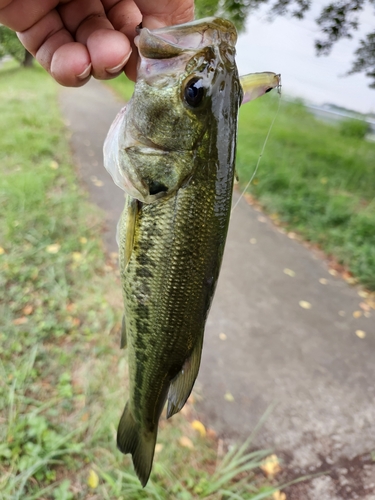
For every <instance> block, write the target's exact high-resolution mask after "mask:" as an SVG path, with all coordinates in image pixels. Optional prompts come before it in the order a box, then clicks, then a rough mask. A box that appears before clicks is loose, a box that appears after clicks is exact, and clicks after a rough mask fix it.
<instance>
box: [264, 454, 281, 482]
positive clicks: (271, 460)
mask: <svg viewBox="0 0 375 500" xmlns="http://www.w3.org/2000/svg"><path fill="white" fill-rule="evenodd" d="M260 468H261V469H262V471H263V472H264V473H265V474H266V476H271V477H272V476H275V475H276V474H278V473H279V472H280V471H281V467H280V463H279V459H278V457H277V455H275V454H273V455H269V456H268V457H267V458H265V459H264V461H263V462H262V464H261V466H260Z"/></svg>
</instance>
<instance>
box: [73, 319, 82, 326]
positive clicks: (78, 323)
mask: <svg viewBox="0 0 375 500" xmlns="http://www.w3.org/2000/svg"><path fill="white" fill-rule="evenodd" d="M72 323H73V325H74V326H79V325H80V324H81V320H80V319H79V318H72Z"/></svg>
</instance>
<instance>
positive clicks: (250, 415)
mask: <svg viewBox="0 0 375 500" xmlns="http://www.w3.org/2000/svg"><path fill="white" fill-rule="evenodd" d="M120 107H121V102H119V101H117V100H116V99H115V97H114V95H113V93H112V92H111V91H110V90H108V89H107V88H106V87H105V86H103V85H102V84H100V83H98V82H95V81H92V82H90V83H89V84H88V85H86V86H85V87H83V88H80V89H63V90H62V91H61V108H62V111H63V114H64V116H65V118H66V120H67V123H68V124H69V127H70V129H71V131H72V148H73V151H74V154H75V158H76V161H77V164H78V165H79V167H80V173H81V176H82V177H83V180H84V182H85V183H86V184H87V187H88V190H89V193H90V196H91V199H92V200H93V201H94V202H95V203H97V204H98V205H99V206H100V207H101V208H102V209H103V210H104V211H105V213H106V217H107V231H106V233H105V235H104V237H105V242H106V244H107V247H108V249H109V250H111V251H113V250H116V246H115V240H114V238H115V237H114V234H115V227H116V222H117V219H118V217H119V214H120V212H121V209H122V204H123V194H122V192H121V191H120V190H119V189H118V188H117V187H116V186H115V185H114V184H113V183H112V180H111V179H110V177H109V175H108V174H107V173H106V171H105V170H104V168H103V167H102V153H101V148H102V143H103V140H104V137H105V135H106V133H107V130H108V128H109V126H110V123H111V122H112V120H113V118H114V116H115V114H116V112H117V110H118V109H119V108H120ZM271 140H272V138H271ZM236 197H238V195H237V194H235V198H236ZM359 291H360V290H359V288H355V287H350V286H349V285H347V284H346V282H344V281H343V280H342V279H341V278H339V277H334V276H332V275H331V274H330V273H329V271H328V266H327V263H326V262H325V261H324V260H322V258H321V257H320V256H319V255H318V254H315V253H314V252H313V251H310V250H308V249H307V248H305V247H304V246H303V245H302V244H300V243H299V242H297V241H295V240H293V239H291V238H289V237H288V236H287V235H285V234H282V233H281V232H280V231H279V230H278V229H277V228H276V227H275V226H274V225H273V224H272V223H271V222H270V220H269V219H268V218H267V217H265V216H264V215H263V214H261V213H260V212H258V211H256V210H254V209H253V208H252V207H250V206H249V205H248V204H247V203H246V201H245V200H241V202H240V203H239V205H238V207H237V208H236V209H235V211H234V212H233V215H232V219H231V225H230V230H229V236H228V241H227V246H226V251H225V257H224V263H223V268H222V273H221V277H220V281H219V285H218V289H217V293H216V296H215V299H214V303H213V307H212V310H211V313H210V316H209V319H208V322H207V328H206V336H205V345H204V350H203V360H202V366H201V371H200V375H199V378H198V382H197V387H198V392H200V393H201V395H202V399H201V401H199V403H198V405H197V406H198V411H199V412H200V413H201V415H202V420H203V421H204V422H205V423H206V424H207V425H209V426H210V427H213V428H214V429H215V430H216V431H217V432H218V433H219V435H221V436H222V437H223V438H228V439H236V440H237V439H241V440H243V439H245V438H246V437H247V436H248V435H249V434H250V433H251V432H252V430H253V429H254V427H255V426H256V424H257V423H258V422H259V420H260V418H261V416H262V414H263V413H264V412H265V411H266V410H267V408H269V407H270V405H272V404H275V405H276V406H275V408H274V410H273V411H272V412H271V414H270V416H269V417H268V419H267V420H266V422H265V423H264V425H263V427H262V429H261V431H260V432H259V433H258V435H257V436H256V438H255V439H254V441H253V446H254V447H273V448H274V449H275V450H276V453H277V454H278V455H279V456H280V457H281V458H282V459H283V461H284V462H283V463H284V467H285V469H284V476H283V477H284V478H290V477H296V476H300V475H304V474H307V473H314V472H319V471H327V470H328V471H329V473H328V475H325V476H321V477H318V478H315V479H313V480H311V481H309V482H308V483H304V484H300V485H296V486H294V487H291V488H289V489H287V490H286V492H287V499H288V500H343V499H356V498H360V499H366V500H375V311H372V312H371V313H369V314H367V316H368V317H365V316H364V315H363V314H362V315H361V317H359V318H355V317H354V316H353V312H355V311H361V310H362V309H361V307H360V303H361V302H363V298H361V297H360V295H359V293H358V292H359ZM357 330H362V331H364V332H365V333H366V337H365V338H363V339H361V338H359V337H358V336H357V335H356V331H357Z"/></svg>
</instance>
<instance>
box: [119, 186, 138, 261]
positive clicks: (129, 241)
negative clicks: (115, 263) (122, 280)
mask: <svg viewBox="0 0 375 500" xmlns="http://www.w3.org/2000/svg"><path fill="white" fill-rule="evenodd" d="M138 210H139V202H138V200H136V199H135V198H132V197H131V196H127V197H126V203H125V208H124V211H123V212H122V215H121V218H120V220H119V223H118V230H117V243H118V246H119V249H120V266H121V270H122V271H125V269H126V266H127V265H128V263H129V260H130V257H131V255H132V252H133V245H134V232H135V225H136V220H137V214H138Z"/></svg>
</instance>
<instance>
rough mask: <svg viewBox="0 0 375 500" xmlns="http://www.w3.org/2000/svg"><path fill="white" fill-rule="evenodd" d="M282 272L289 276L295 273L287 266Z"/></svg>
mask: <svg viewBox="0 0 375 500" xmlns="http://www.w3.org/2000/svg"><path fill="white" fill-rule="evenodd" d="M284 274H287V275H288V276H290V277H291V278H294V276H295V275H296V273H295V272H294V271H292V269H288V268H287V267H286V268H285V269H284Z"/></svg>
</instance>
